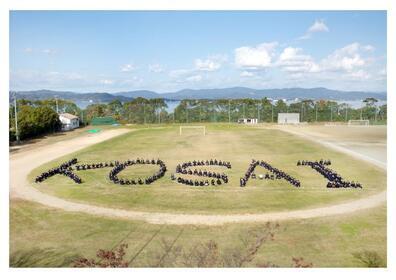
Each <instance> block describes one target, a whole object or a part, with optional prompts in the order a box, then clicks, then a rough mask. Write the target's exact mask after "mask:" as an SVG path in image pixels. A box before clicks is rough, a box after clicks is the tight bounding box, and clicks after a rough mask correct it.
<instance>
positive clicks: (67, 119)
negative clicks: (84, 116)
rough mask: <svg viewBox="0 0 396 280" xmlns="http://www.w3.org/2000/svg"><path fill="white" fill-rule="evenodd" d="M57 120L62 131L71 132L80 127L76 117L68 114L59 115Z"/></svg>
mask: <svg viewBox="0 0 396 280" xmlns="http://www.w3.org/2000/svg"><path fill="white" fill-rule="evenodd" d="M59 120H60V121H61V123H62V130H63V131H68V130H72V129H75V128H77V127H79V126H80V121H79V119H78V117H77V116H75V115H72V114H69V113H63V114H59Z"/></svg>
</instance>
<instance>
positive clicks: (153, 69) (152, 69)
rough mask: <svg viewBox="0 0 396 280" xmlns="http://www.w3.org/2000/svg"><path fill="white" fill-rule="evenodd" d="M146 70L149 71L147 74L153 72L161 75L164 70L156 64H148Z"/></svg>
mask: <svg viewBox="0 0 396 280" xmlns="http://www.w3.org/2000/svg"><path fill="white" fill-rule="evenodd" d="M148 70H149V72H153V73H162V72H164V68H163V67H162V65H161V64H158V63H155V64H149V66H148Z"/></svg>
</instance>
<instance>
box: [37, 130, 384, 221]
mask: <svg viewBox="0 0 396 280" xmlns="http://www.w3.org/2000/svg"><path fill="white" fill-rule="evenodd" d="M133 128H142V129H138V130H135V131H132V132H130V133H127V134H125V135H122V136H119V137H117V138H114V139H111V140H108V141H105V142H102V143H100V144H96V145H93V146H91V147H89V148H86V149H84V150H81V151H79V152H76V153H73V154H70V155H68V156H65V157H62V158H59V159H57V160H55V161H53V162H50V163H48V164H45V165H43V166H41V167H39V168H37V169H36V170H34V171H33V172H32V173H31V174H30V180H31V181H33V178H34V177H35V176H36V175H38V174H40V173H41V172H43V171H46V170H48V169H50V168H52V167H55V166H57V165H58V164H59V163H61V162H63V161H65V160H68V159H70V158H72V157H77V158H78V160H79V162H82V163H84V162H85V163H90V162H92V163H93V162H101V161H109V160H126V159H134V158H137V157H143V158H150V159H151V158H154V159H156V158H160V159H162V160H164V161H165V163H166V165H167V167H168V172H167V173H166V174H165V176H164V177H163V178H161V179H160V180H159V181H156V182H155V183H153V184H152V185H149V186H128V187H126V186H124V187H122V186H120V185H115V184H113V183H112V182H111V181H109V179H108V172H109V171H110V169H98V170H90V171H77V172H76V173H77V174H78V175H79V176H81V178H82V179H83V180H84V183H83V184H81V185H77V184H75V183H73V182H72V181H71V180H69V179H67V178H65V177H64V176H54V177H52V178H50V179H48V180H46V181H45V182H43V183H40V184H34V183H33V185H34V187H36V188H37V189H39V190H40V191H43V192H46V193H49V194H52V195H55V196H58V197H61V198H65V199H67V200H72V201H79V202H86V203H89V204H95V205H102V206H108V207H114V208H123V209H133V210H139V211H152V212H175V213H206V214H215V213H221V214H226V213H227V214H230V213H260V212H270V211H287V210H293V209H303V208H313V207H317V206H320V205H327V204H333V203H336V202H341V201H346V200H353V199H356V198H360V197H364V196H368V195H370V194H373V193H376V192H379V191H381V190H384V189H385V188H386V172H385V171H383V170H381V169H379V168H376V167H374V166H371V165H369V164H367V163H365V162H362V161H359V160H356V159H353V158H351V157H349V156H347V155H344V154H341V153H338V152H335V151H332V150H329V149H326V148H324V147H322V146H320V145H318V144H315V143H312V142H309V141H306V140H305V139H302V138H298V137H296V136H293V135H291V134H288V133H285V132H281V131H278V130H272V129H263V128H254V127H246V126H239V125H229V124H213V125H212V124H211V125H209V124H206V128H207V135H206V136H203V135H202V134H200V133H199V132H200V131H197V130H194V131H185V134H183V135H181V136H179V130H178V125H177V126H176V125H170V126H165V127H161V126H150V127H145V126H133ZM210 158H218V159H221V160H226V161H230V162H231V164H232V169H231V170H228V169H225V168H223V169H222V168H216V169H217V170H222V171H224V172H225V173H227V174H228V175H229V178H230V182H229V183H228V184H226V185H222V186H220V187H200V188H195V187H188V186H185V185H179V184H177V183H176V182H173V181H171V179H170V174H171V173H172V172H174V170H175V167H176V165H177V164H178V163H182V162H185V161H189V160H194V159H203V160H206V159H210ZM253 158H254V159H259V160H265V161H267V162H269V163H270V164H272V165H273V166H274V167H277V168H279V169H281V170H284V171H286V172H287V173H289V174H290V175H292V176H294V177H296V178H297V179H299V180H300V181H301V183H302V187H301V188H299V189H298V188H295V187H292V186H291V185H289V184H288V183H287V182H286V181H283V180H276V181H269V180H250V181H249V183H248V186H247V187H246V188H240V187H239V178H240V177H241V176H242V174H244V173H245V172H246V169H247V167H248V165H249V163H250V162H251V159H253ZM321 158H323V159H327V158H329V159H331V160H332V166H331V168H332V169H334V170H336V171H337V172H339V173H340V174H341V175H342V176H343V177H344V178H345V179H347V180H350V181H358V182H360V183H361V184H362V185H363V187H364V188H363V189H362V190H360V189H326V180H325V179H324V178H323V177H322V176H321V175H320V174H318V173H316V172H315V171H313V170H312V169H311V168H309V167H297V166H296V162H297V161H298V160H300V159H307V160H318V159H321ZM205 168H206V169H208V170H214V169H212V168H211V167H205ZM154 170H155V167H153V166H145V167H128V168H127V169H126V170H125V171H123V172H122V173H120V176H128V177H129V176H136V175H141V176H147V175H150V174H152V173H153V171H154ZM260 172H262V173H265V171H264V170H263V169H261V170H260V169H259V168H258V169H257V173H260Z"/></svg>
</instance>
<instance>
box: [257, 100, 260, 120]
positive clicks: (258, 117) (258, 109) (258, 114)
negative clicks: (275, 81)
mask: <svg viewBox="0 0 396 280" xmlns="http://www.w3.org/2000/svg"><path fill="white" fill-rule="evenodd" d="M259 107H260V104H257V122H258V123H259V122H260V108H259Z"/></svg>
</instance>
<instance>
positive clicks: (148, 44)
mask: <svg viewBox="0 0 396 280" xmlns="http://www.w3.org/2000/svg"><path fill="white" fill-rule="evenodd" d="M232 86H246V87H252V88H257V89H264V88H285V87H306V88H308V87H327V88H331V89H340V90H365V91H385V90H386V12H381V11H366V12H364V11H363V12H362V11H349V12H339V11H336V12H323V11H321V12H297V11H279V12H271V11H240V12H237V11H235V12H233V11H232V12H231V11H224V12H219V11H211V12H199V11H181V12H174V11H169V12H155V11H152V12H144V11H140V12H127V11H122V12H115V11H114V12H112V11H95V12H94V11H81V12H75V11H64V12H63V11H13V12H11V13H10V87H11V90H36V89H52V90H71V91H77V92H90V91H107V92H117V91H129V90H139V89H148V90H155V91H157V92H167V91H174V90H180V89H184V88H196V89H199V88H224V87H232Z"/></svg>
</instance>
